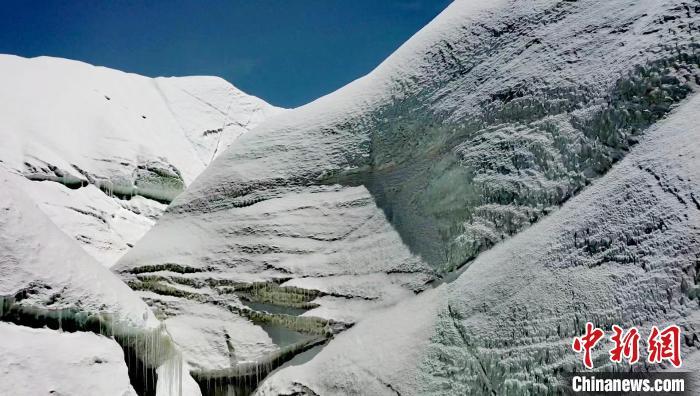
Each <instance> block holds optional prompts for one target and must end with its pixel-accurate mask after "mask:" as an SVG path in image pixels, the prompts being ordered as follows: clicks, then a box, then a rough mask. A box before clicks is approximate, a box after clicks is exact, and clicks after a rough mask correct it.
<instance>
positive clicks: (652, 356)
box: [647, 325, 681, 367]
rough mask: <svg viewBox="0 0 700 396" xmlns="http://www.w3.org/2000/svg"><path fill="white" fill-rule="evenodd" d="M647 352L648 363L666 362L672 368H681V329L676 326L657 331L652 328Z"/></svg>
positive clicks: (655, 328)
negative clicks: (669, 363)
mask: <svg viewBox="0 0 700 396" xmlns="http://www.w3.org/2000/svg"><path fill="white" fill-rule="evenodd" d="M647 343H648V345H649V346H648V351H649V356H648V358H647V361H648V362H649V363H661V362H662V361H664V360H668V361H669V362H671V364H672V365H673V366H674V367H680V366H681V329H680V327H678V326H676V325H672V326H668V327H667V328H665V329H663V330H661V331H659V329H658V328H657V327H656V326H654V327H652V328H651V334H649V339H648V340H647Z"/></svg>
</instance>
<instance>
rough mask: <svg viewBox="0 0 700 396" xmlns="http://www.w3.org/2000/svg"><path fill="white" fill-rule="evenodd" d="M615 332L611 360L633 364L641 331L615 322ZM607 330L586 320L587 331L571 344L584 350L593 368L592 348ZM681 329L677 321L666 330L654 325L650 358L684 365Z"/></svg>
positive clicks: (587, 361) (654, 361)
mask: <svg viewBox="0 0 700 396" xmlns="http://www.w3.org/2000/svg"><path fill="white" fill-rule="evenodd" d="M612 331H613V334H612V335H611V336H610V341H612V343H613V347H612V349H610V350H609V351H608V353H609V357H610V361H611V362H614V363H622V362H624V361H626V362H627V363H629V364H634V363H637V362H638V361H639V356H640V354H639V341H640V339H641V335H640V334H639V330H637V328H636V327H632V328H631V329H629V330H628V331H626V332H625V331H624V329H622V328H621V327H620V326H617V325H613V326H612ZM604 336H605V332H604V331H603V330H602V329H599V328H597V327H595V326H594V325H593V323H591V322H588V323H586V331H585V333H584V334H583V335H581V336H580V337H575V338H574V340H573V342H572V345H571V347H572V348H573V350H574V351H575V352H578V353H583V364H584V365H585V366H586V368H588V369H592V368H593V358H592V354H591V352H592V350H593V348H595V346H596V345H597V344H598V343H599V342H600V341H601V340H602V339H603V338H604ZM680 340H681V329H680V327H678V326H676V325H671V326H668V327H666V328H665V329H663V330H659V328H658V327H656V326H653V327H652V328H651V332H650V334H649V337H648V338H647V339H646V341H647V349H646V350H647V362H649V363H662V362H664V361H668V362H669V363H671V364H672V365H673V366H674V367H680V366H681V363H682V362H681V352H680Z"/></svg>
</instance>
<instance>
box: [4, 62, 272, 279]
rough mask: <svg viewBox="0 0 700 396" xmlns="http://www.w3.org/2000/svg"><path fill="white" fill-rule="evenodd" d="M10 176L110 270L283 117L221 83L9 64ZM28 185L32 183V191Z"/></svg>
mask: <svg viewBox="0 0 700 396" xmlns="http://www.w3.org/2000/svg"><path fill="white" fill-rule="evenodd" d="M0 84H1V85H2V86H3V90H2V92H0V119H2V125H0V139H2V141H3V144H2V145H1V146H0V161H1V162H2V163H0V165H2V166H3V167H5V168H6V169H9V170H12V171H17V172H21V173H23V174H24V175H25V176H26V179H27V183H23V184H22V189H23V190H25V191H27V193H28V195H29V196H30V197H31V198H32V199H34V200H35V201H36V203H37V204H38V205H39V207H40V208H41V210H42V211H44V212H45V213H46V214H47V215H48V216H49V218H51V219H52V220H53V221H54V222H55V223H56V224H57V225H58V226H59V228H60V229H61V230H63V231H64V232H65V233H67V234H68V235H70V236H71V237H73V238H74V239H75V240H77V241H78V242H80V244H81V246H82V247H83V248H84V249H85V250H86V251H87V252H88V253H90V254H91V255H92V256H93V257H95V258H96V259H98V261H100V262H101V263H103V264H104V265H106V266H110V265H111V264H113V263H114V262H115V261H116V260H117V259H118V258H119V257H120V256H121V255H123V254H124V252H126V251H127V250H128V249H129V247H130V246H131V245H133V244H134V243H135V242H136V241H137V240H138V239H139V238H140V237H141V236H142V235H143V234H144V233H145V232H146V231H147V230H148V229H149V228H150V227H151V226H152V225H153V224H154V222H155V220H156V219H157V218H158V217H159V216H160V214H161V213H162V212H163V210H164V209H165V207H166V204H167V203H169V202H170V201H172V199H173V198H174V197H176V196H177V195H178V194H179V193H180V192H182V191H183V190H184V188H185V187H186V186H187V185H188V184H189V183H190V182H191V181H192V180H194V178H195V177H196V176H197V175H199V173H201V172H202V171H203V170H204V169H205V168H206V167H207V165H208V164H209V163H210V162H211V161H212V159H213V158H215V157H216V156H217V155H218V154H219V153H221V152H222V151H223V149H225V148H226V147H228V146H229V145H230V144H231V143H232V142H233V141H234V140H235V139H236V138H238V136H240V135H241V134H243V133H245V132H247V131H248V130H250V129H252V128H253V127H255V126H256V125H257V124H259V123H260V122H261V121H262V120H263V119H265V118H267V117H269V116H271V115H273V114H276V113H278V112H280V109H277V108H275V107H272V106H270V105H268V104H267V103H265V102H264V101H262V100H260V99H258V98H255V97H252V96H249V95H246V94H244V93H243V92H241V91H239V90H238V89H236V88H235V87H233V86H231V85H230V84H229V83H227V82H225V81H224V80H222V79H220V78H216V77H179V78H155V79H151V78H147V77H143V76H139V75H135V74H128V73H123V72H120V71H117V70H112V69H107V68H104V67H94V66H92V65H88V64H85V63H82V62H76V61H70V60H65V59H58V58H49V57H40V58H32V59H26V58H21V57H17V56H11V55H0ZM29 181H32V182H31V183H30V182H29Z"/></svg>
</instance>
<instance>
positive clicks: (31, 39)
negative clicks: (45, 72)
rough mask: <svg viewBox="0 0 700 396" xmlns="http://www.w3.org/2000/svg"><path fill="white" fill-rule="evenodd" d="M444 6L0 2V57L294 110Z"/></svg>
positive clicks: (300, 0) (369, 0)
mask: <svg viewBox="0 0 700 396" xmlns="http://www.w3.org/2000/svg"><path fill="white" fill-rule="evenodd" d="M450 2H451V1H450V0H229V1H196V0H192V1H184V0H174V1H106V0H105V1H89V0H84V1H83V0H70V1H58V0H54V1H23V0H20V1H14V0H11V1H8V0H2V1H1V2H0V53H10V54H16V55H21V56H27V57H31V56H39V55H51V56H59V57H64V58H71V59H78V60H82V61H85V62H88V63H92V64H96V65H101V66H107V67H112V68H115V69H120V70H124V71H129V72H134V73H139V74H144V75H147V76H172V75H193V74H197V75H217V76H220V77H223V78H225V79H226V80H228V81H230V82H231V83H233V84H234V85H236V86H237V87H239V88H240V89H242V90H244V91H246V92H248V93H251V94H253V95H256V96H259V97H261V98H263V99H265V100H267V101H268V102H270V103H272V104H275V105H278V106H283V107H295V106H299V105H302V104H304V103H308V102H310V101H312V100H313V99H316V98H318V97H320V96H323V95H324V94H327V93H329V92H332V91H334V90H335V89H337V88H340V87H341V86H343V85H345V84H347V83H348V82H350V81H352V80H354V79H356V78H358V77H360V76H362V75H364V74H366V73H368V72H369V71H371V70H372V69H373V68H374V67H375V66H377V65H378V64H379V63H380V62H381V61H382V60H383V59H385V58H386V57H387V56H388V55H389V54H391V53H392V52H393V51H394V50H395V49H396V48H398V47H399V46H400V45H401V44H402V43H403V42H404V41H406V40H407V39H408V38H409V37H411V35H413V34H414V33H415V32H417V31H418V30H420V28H422V27H423V26H424V25H425V24H427V23H428V22H429V21H430V20H432V19H433V18H434V17H435V16H436V15H437V14H439V13H440V11H442V10H443V9H444V8H445V7H446V6H447V5H448V4H449V3H450Z"/></svg>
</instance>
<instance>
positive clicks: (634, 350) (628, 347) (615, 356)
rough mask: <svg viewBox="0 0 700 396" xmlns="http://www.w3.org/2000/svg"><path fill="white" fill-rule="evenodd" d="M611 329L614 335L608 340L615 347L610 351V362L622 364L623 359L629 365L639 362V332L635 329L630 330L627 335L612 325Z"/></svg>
mask: <svg viewBox="0 0 700 396" xmlns="http://www.w3.org/2000/svg"><path fill="white" fill-rule="evenodd" d="M612 328H613V332H614V333H615V334H614V335H613V336H612V337H610V339H611V340H612V342H613V343H614V344H615V347H613V349H611V350H610V361H612V362H615V363H622V358H623V357H624V358H625V359H627V361H628V362H629V363H630V364H634V363H637V362H638V361H639V332H638V331H637V328H636V327H633V328H631V329H630V331H628V332H627V334H625V333H624V330H622V328H621V327H620V326H617V325H613V327H612ZM623 334H624V337H623Z"/></svg>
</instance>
